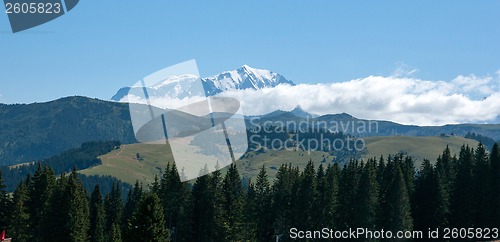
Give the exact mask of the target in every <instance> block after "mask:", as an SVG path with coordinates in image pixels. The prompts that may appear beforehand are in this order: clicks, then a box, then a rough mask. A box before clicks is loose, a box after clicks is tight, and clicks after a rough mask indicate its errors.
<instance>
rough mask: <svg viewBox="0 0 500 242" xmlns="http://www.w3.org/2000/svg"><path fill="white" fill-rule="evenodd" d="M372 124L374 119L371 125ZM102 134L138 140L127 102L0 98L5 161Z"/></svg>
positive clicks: (380, 129) (383, 132) (349, 128)
mask: <svg viewBox="0 0 500 242" xmlns="http://www.w3.org/2000/svg"><path fill="white" fill-rule="evenodd" d="M246 119H247V127H248V128H251V127H252V125H255V124H259V123H264V122H268V124H269V123H272V124H279V123H280V122H281V123H282V124H286V123H287V122H289V123H290V122H295V123H299V122H303V123H304V122H309V123H311V126H310V127H320V126H322V125H326V128H330V129H332V128H334V130H335V129H336V130H337V131H342V132H345V133H351V134H352V135H354V136H357V137H363V136H395V135H402V136H436V135H440V134H447V135H450V134H452V133H453V134H456V135H459V136H463V135H465V134H466V133H468V132H471V133H472V132H474V133H477V134H481V135H483V136H487V137H491V138H493V139H494V140H500V124H458V125H444V126H426V127H423V126H415V125H402V124H398V123H394V122H390V121H383V120H381V121H373V120H363V119H358V118H355V117H353V116H351V115H349V114H347V113H342V114H328V115H323V116H316V115H314V114H309V113H307V112H306V111H304V110H302V108H300V106H298V107H296V108H295V109H293V110H291V111H275V112H272V113H268V114H265V115H260V116H251V117H246ZM250 119H255V120H253V121H250ZM186 125H190V124H188V123H186ZM367 125H372V127H371V129H368V126H367ZM335 126H336V127H335ZM363 126H365V127H364V130H365V132H359V131H363V129H360V127H361V128H362V127H363ZM99 140H101V141H109V140H118V141H120V142H121V143H124V144H128V143H135V142H136V138H135V136H134V133H133V129H132V124H131V121H130V114H129V107H128V104H126V103H120V102H112V101H103V100H99V99H93V98H87V97H79V96H75V97H66V98H61V99H58V100H55V101H50V102H46V103H32V104H10V105H6V104H0V165H12V164H18V163H22V162H28V161H34V160H40V159H43V158H48V157H50V156H52V155H56V154H59V153H60V152H62V151H64V150H67V149H69V148H77V147H79V146H80V145H81V144H82V143H84V142H87V141H99Z"/></svg>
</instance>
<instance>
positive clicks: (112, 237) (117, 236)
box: [107, 223, 141, 242]
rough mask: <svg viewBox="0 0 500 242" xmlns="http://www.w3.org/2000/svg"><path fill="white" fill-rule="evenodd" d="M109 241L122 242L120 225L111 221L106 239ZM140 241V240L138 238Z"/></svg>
mask: <svg viewBox="0 0 500 242" xmlns="http://www.w3.org/2000/svg"><path fill="white" fill-rule="evenodd" d="M107 241H109V242H122V234H121V231H120V225H118V224H117V223H113V224H112V225H111V232H110V233H109V236H108V240H107ZM139 241H141V240H139Z"/></svg>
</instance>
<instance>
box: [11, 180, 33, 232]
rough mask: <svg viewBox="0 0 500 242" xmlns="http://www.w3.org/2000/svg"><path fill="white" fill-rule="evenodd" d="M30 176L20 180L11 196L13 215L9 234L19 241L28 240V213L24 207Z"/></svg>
mask: <svg viewBox="0 0 500 242" xmlns="http://www.w3.org/2000/svg"><path fill="white" fill-rule="evenodd" d="M30 179H31V177H28V178H27V179H26V182H21V183H19V185H18V186H17V188H16V190H15V191H14V196H13V216H12V221H11V225H10V229H9V230H10V234H11V235H12V238H15V240H16V241H19V242H28V241H29V239H30V228H29V214H28V209H27V207H26V202H27V201H28V188H27V186H26V183H29V181H30Z"/></svg>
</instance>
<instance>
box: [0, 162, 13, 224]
mask: <svg viewBox="0 0 500 242" xmlns="http://www.w3.org/2000/svg"><path fill="white" fill-rule="evenodd" d="M11 208H12V201H11V198H10V196H9V195H8V194H7V191H6V190H5V185H4V184H3V179H2V172H1V171H0V231H1V230H4V229H7V226H8V225H9V223H10V219H11V214H12V209H11Z"/></svg>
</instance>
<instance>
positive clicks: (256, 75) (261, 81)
mask: <svg viewBox="0 0 500 242" xmlns="http://www.w3.org/2000/svg"><path fill="white" fill-rule="evenodd" d="M168 79H176V80H175V81H169V82H167V83H172V82H176V83H179V84H177V85H178V86H179V85H180V83H184V85H186V84H185V83H188V84H187V86H189V85H191V83H193V82H194V81H196V80H197V77H196V76H194V75H180V76H173V77H169V78H167V79H166V80H168ZM200 79H201V82H202V85H203V88H204V90H205V95H207V96H213V95H216V94H218V93H221V92H224V91H229V90H245V89H253V90H257V89H262V88H272V87H276V86H278V85H280V84H286V85H292V86H294V85H295V83H293V82H292V81H290V80H287V79H286V78H285V77H284V76H282V75H280V74H278V73H275V72H272V71H269V70H265V69H257V68H252V67H250V66H248V65H246V64H245V65H243V66H242V67H240V68H238V69H236V70H231V71H224V72H221V73H219V74H217V75H214V76H210V77H204V78H200ZM179 80H180V81H179ZM177 81H179V82H177ZM163 87H164V88H165V89H168V88H172V86H169V85H167V84H166V83H165V81H162V82H159V83H157V84H155V85H153V86H151V87H146V89H147V90H148V93H149V95H155V94H156V93H160V95H163V94H164V93H165V90H164V92H163V93H162V92H161V89H162V88H163ZM135 88H137V89H138V90H137V91H139V92H142V87H122V88H120V89H119V90H118V91H117V92H116V94H115V95H113V96H112V97H111V100H113V101H126V100H124V98H125V97H126V96H127V95H128V93H129V92H131V91H132V92H133V91H134V89H135ZM184 90H185V89H184ZM189 94H190V93H188V92H183V90H182V89H181V90H180V91H179V93H176V94H175V95H174V96H175V97H179V98H183V97H185V96H187V95H189Z"/></svg>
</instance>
